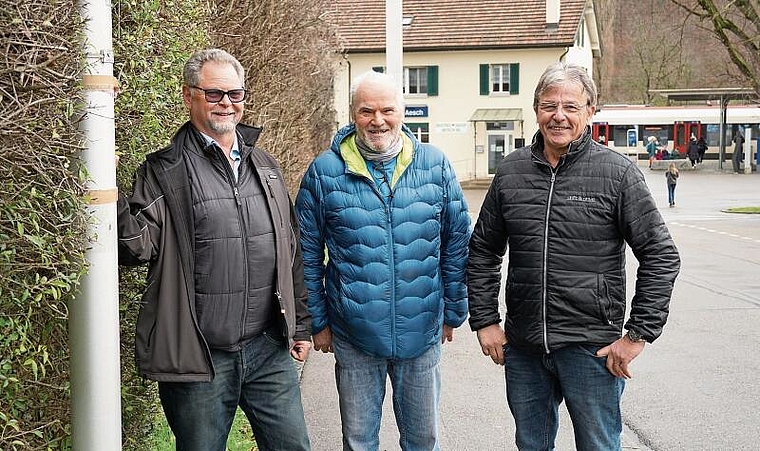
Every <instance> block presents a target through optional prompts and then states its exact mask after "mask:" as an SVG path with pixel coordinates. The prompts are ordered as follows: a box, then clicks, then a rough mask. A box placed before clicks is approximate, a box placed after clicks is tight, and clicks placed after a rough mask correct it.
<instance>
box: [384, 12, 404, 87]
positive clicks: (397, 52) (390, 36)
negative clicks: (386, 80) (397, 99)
mask: <svg viewBox="0 0 760 451" xmlns="http://www.w3.org/2000/svg"><path fill="white" fill-rule="evenodd" d="M402 21H403V13H402V0H385V66H386V68H387V74H388V75H390V76H391V77H393V79H394V80H396V84H397V86H398V87H399V90H401V89H403V87H404V65H403V53H404V44H403V39H404V37H403V31H402Z"/></svg>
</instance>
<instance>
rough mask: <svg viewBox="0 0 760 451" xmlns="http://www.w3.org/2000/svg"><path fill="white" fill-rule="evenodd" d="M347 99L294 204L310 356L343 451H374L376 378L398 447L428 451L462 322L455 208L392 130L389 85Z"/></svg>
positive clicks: (465, 228) (437, 171) (460, 219)
mask: <svg viewBox="0 0 760 451" xmlns="http://www.w3.org/2000/svg"><path fill="white" fill-rule="evenodd" d="M350 100H351V105H350V112H351V120H352V123H351V124H349V125H347V126H345V127H343V128H342V129H341V130H339V131H338V132H337V134H336V135H335V138H334V139H333V143H332V146H331V147H330V149H328V150H327V151H325V152H323V153H322V154H320V155H319V156H318V157H317V158H316V159H315V160H314V161H313V162H312V163H311V165H310V167H309V168H308V170H307V171H306V173H305V174H304V177H303V180H302V182H301V188H300V190H299V192H298V196H297V198H296V209H297V212H298V218H299V221H300V224H301V229H302V231H303V234H302V236H301V241H302V246H303V255H304V266H305V277H306V284H307V287H308V291H309V310H310V312H311V314H312V317H313V320H312V326H313V331H314V348H315V349H316V350H319V351H322V352H334V354H335V379H336V383H337V388H338V397H339V404H340V418H341V426H342V433H343V449H344V450H362V451H364V450H366V451H370V450H377V449H378V448H379V430H380V419H381V417H382V404H383V398H384V397H385V386H386V380H387V379H388V378H390V381H391V386H392V387H393V410H394V413H395V415H396V424H397V425H398V428H399V445H400V447H401V449H402V450H410V451H411V450H438V449H439V444H438V403H439V400H440V392H441V370H440V358H441V345H442V343H444V342H446V341H451V340H452V339H453V336H454V328H456V327H458V326H460V325H461V324H462V323H463V322H464V320H465V319H466V318H467V289H466V285H465V274H464V269H465V265H466V262H467V243H468V240H469V235H470V232H469V227H470V219H469V215H468V213H467V204H466V201H465V199H464V195H463V193H462V189H461V188H460V185H459V182H458V181H457V179H456V176H455V174H454V170H453V168H452V167H451V163H450V162H449V160H448V159H447V158H446V157H445V156H444V154H443V153H442V152H441V151H440V150H439V149H437V148H435V147H433V146H431V145H428V144H423V143H421V142H419V141H418V140H417V139H416V138H415V136H414V134H413V133H412V132H411V130H409V128H408V127H406V126H405V125H404V124H403V118H404V103H403V94H402V92H401V91H400V89H399V88H398V87H397V85H396V83H395V82H394V81H393V79H392V78H391V77H390V76H388V75H386V74H381V73H378V72H366V73H364V74H361V75H359V76H358V77H357V78H355V79H354V80H353V83H352V86H351V92H350ZM325 250H326V251H327V255H325Z"/></svg>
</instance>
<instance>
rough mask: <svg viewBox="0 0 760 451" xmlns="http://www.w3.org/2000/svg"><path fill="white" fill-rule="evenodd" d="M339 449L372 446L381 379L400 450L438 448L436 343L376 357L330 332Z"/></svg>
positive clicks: (367, 450)
mask: <svg viewBox="0 0 760 451" xmlns="http://www.w3.org/2000/svg"><path fill="white" fill-rule="evenodd" d="M333 350H334V351H335V380H336V382H337V385H338V397H339V399H340V420H341V425H342V430H343V449H344V450H351V451H377V450H378V448H379V447H380V439H379V432H380V418H381V417H382V415H383V399H384V398H385V383H386V379H387V378H388V376H390V379H391V387H392V388H393V412H394V413H395V415H396V424H397V425H398V429H399V437H400V438H399V444H400V445H401V449H402V450H408V451H431V450H439V449H440V448H439V445H438V401H439V399H440V395H441V366H440V361H441V344H440V343H437V344H436V345H435V346H433V347H432V348H430V349H429V350H427V351H426V352H425V353H424V354H422V355H421V356H419V357H417V358H414V359H403V360H393V359H379V358H375V357H372V356H370V355H367V354H365V353H363V352H361V351H359V350H358V349H356V348H355V347H354V346H353V345H351V344H350V343H347V342H345V341H342V340H340V339H338V338H336V337H335V336H333Z"/></svg>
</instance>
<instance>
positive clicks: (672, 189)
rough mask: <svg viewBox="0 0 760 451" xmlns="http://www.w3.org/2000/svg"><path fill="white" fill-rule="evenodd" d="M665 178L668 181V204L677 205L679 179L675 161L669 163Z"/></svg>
mask: <svg viewBox="0 0 760 451" xmlns="http://www.w3.org/2000/svg"><path fill="white" fill-rule="evenodd" d="M665 180H666V182H667V183H668V205H670V207H675V206H676V183H677V181H678V168H677V167H676V164H675V163H670V164H669V165H668V170H667V171H665Z"/></svg>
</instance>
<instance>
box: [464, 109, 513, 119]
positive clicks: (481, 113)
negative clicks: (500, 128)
mask: <svg viewBox="0 0 760 451" xmlns="http://www.w3.org/2000/svg"><path fill="white" fill-rule="evenodd" d="M521 120H523V116H522V109H521V108H478V109H477V110H475V112H474V113H472V117H470V121H472V122H505V121H521Z"/></svg>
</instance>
